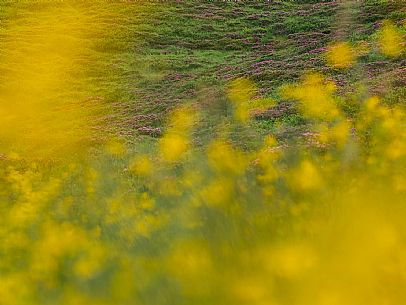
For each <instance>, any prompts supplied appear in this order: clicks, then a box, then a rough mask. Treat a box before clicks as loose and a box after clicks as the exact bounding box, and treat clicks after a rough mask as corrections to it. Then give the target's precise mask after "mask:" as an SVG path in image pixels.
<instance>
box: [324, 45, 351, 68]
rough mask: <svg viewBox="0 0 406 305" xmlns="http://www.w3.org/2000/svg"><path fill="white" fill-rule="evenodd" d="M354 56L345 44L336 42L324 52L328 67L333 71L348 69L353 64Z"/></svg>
mask: <svg viewBox="0 0 406 305" xmlns="http://www.w3.org/2000/svg"><path fill="white" fill-rule="evenodd" d="M355 58H356V54H355V53H354V51H353V49H352V48H351V46H350V45H349V44H348V43H346V42H338V43H336V44H333V45H332V46H330V47H329V48H328V50H327V52H326V60H327V63H328V65H329V66H331V67H333V68H335V69H345V68H349V67H350V66H351V65H353V64H354V62H355Z"/></svg>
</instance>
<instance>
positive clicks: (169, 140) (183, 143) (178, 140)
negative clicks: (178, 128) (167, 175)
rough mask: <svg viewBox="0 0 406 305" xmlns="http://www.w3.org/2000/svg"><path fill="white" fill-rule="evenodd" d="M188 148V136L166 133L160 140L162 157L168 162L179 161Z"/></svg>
mask: <svg viewBox="0 0 406 305" xmlns="http://www.w3.org/2000/svg"><path fill="white" fill-rule="evenodd" d="M188 148H189V142H188V140H187V138H186V137H185V136H182V135H179V134H174V133H169V134H166V135H164V136H163V137H162V138H161V139H160V141H159V151H160V153H161V156H162V158H163V159H164V160H165V161H167V162H174V161H178V160H179V159H180V158H182V157H183V156H184V154H185V153H186V152H187V150H188Z"/></svg>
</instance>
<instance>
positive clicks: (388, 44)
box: [378, 20, 405, 57]
mask: <svg viewBox="0 0 406 305" xmlns="http://www.w3.org/2000/svg"><path fill="white" fill-rule="evenodd" d="M378 42H379V48H380V50H381V52H382V53H383V54H384V55H386V56H389V57H397V56H400V55H401V54H402V52H403V51H404V44H405V42H404V39H403V36H402V33H401V32H400V30H399V29H398V28H397V27H396V26H395V25H394V24H393V22H391V21H388V20H386V21H385V22H384V23H383V26H382V28H381V29H380V30H379V31H378Z"/></svg>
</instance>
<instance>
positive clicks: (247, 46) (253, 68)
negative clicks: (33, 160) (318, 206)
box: [0, 1, 405, 141]
mask: <svg viewBox="0 0 406 305" xmlns="http://www.w3.org/2000/svg"><path fill="white" fill-rule="evenodd" d="M401 2H402V1H365V2H363V3H362V4H361V5H359V6H357V7H356V8H355V9H356V11H354V12H352V13H353V14H354V16H356V20H354V23H353V24H349V25H348V32H349V37H348V38H349V39H350V40H351V41H352V42H354V43H356V42H358V41H360V40H364V39H366V40H367V39H369V37H370V35H372V34H373V32H374V28H376V26H377V25H379V22H380V21H381V20H382V19H383V18H391V19H393V20H394V21H395V22H401V21H402V20H403V19H404V18H405V10H404V9H403V8H402V3H401ZM0 8H1V9H0V21H1V23H0V42H2V41H7V39H9V38H10V37H11V36H13V35H14V36H13V37H15V36H16V35H17V36H18V27H21V26H23V27H24V24H27V23H28V24H29V23H32V24H34V26H35V22H36V21H35V19H36V18H38V16H41V12H42V13H44V14H46V11H47V10H49V9H50V8H53V9H56V10H67V9H70V10H73V11H78V12H79V13H80V14H83V15H85V16H86V17H87V18H88V24H86V30H85V31H84V33H85V34H84V35H82V36H80V39H81V41H82V45H83V50H81V52H80V54H78V55H77V58H75V62H76V68H75V69H72V71H70V74H71V75H70V77H69V81H70V82H69V89H67V90H66V92H64V94H65V95H67V96H69V97H71V98H72V99H76V100H78V101H79V102H80V103H81V102H83V101H89V100H90V101H94V100H96V101H97V103H96V104H97V105H98V107H97V109H95V110H94V112H93V114H94V115H93V118H92V121H93V122H94V124H96V126H97V128H95V129H96V130H98V131H101V132H99V133H97V132H96V134H95V138H103V137H105V135H106V134H109V135H111V134H119V135H122V136H124V137H126V138H127V139H129V140H134V139H135V141H139V139H144V140H145V135H143V134H142V133H143V132H140V130H142V128H143V127H147V128H149V127H153V128H164V124H165V116H166V114H167V113H168V111H170V110H171V109H173V108H174V107H176V105H179V104H182V103H185V102H191V101H193V102H196V103H198V104H200V105H203V107H207V106H208V105H210V106H209V107H212V106H213V105H216V104H217V102H216V101H210V102H209V101H207V100H208V99H213V98H216V99H223V100H224V98H225V97H224V96H225V94H224V91H225V86H226V84H227V83H228V81H229V80H231V79H233V78H236V77H241V76H245V77H249V78H251V79H252V80H253V81H255V82H256V83H257V84H258V86H259V88H260V92H261V94H262V95H265V96H266V95H276V94H277V89H278V87H279V86H280V85H282V84H284V83H286V82H291V81H296V80H297V79H298V78H299V76H300V75H302V74H303V72H305V71H307V70H311V69H317V70H321V71H324V70H326V68H325V67H324V62H323V60H322V58H321V54H322V50H323V48H324V47H325V46H326V45H328V44H329V43H330V42H332V41H334V39H335V38H336V37H335V35H336V29H337V26H338V25H337V16H338V13H339V11H340V7H339V6H338V4H337V3H336V2H315V1H311V2H310V3H306V1H303V2H302V1H301V2H295V3H293V2H288V1H287V2H281V3H276V2H252V3H243V2H232V1H231V2H220V1H218V2H217V1H213V2H211V1H207V2H199V1H185V2H174V1H164V2H149V1H145V2H144V1H137V2H136V3H126V2H122V1H108V2H103V3H100V2H96V1H90V2H86V3H85V2H73V3H71V4H68V3H60V2H54V1H49V2H42V3H41V2H38V1H22V2H17V1H10V2H6V3H4V4H1V5H0ZM93 24H97V25H98V26H96V27H94V26H93ZM16 25H18V27H17V30H16V31H17V32H13V33H11V32H10V30H11V29H16ZM67 35H68V36H69V35H70V36H72V37H76V36H78V35H79V32H78V33H67ZM29 48H30V46H28V49H29ZM31 48H35V46H32V47H31ZM0 54H7V46H4V45H3V43H2V44H1V47H0ZM376 61H385V62H386V64H385V65H384V66H382V68H381V69H380V72H382V71H383V72H387V73H390V72H391V71H395V70H399V69H401V67H402V64H403V63H404V59H403V60H402V59H400V60H397V61H390V60H387V59H385V58H382V56H380V55H374V53H371V54H370V55H368V56H366V57H365V58H363V60H362V63H363V65H364V67H363V69H364V71H365V70H368V69H370V68H373V67H374V65H373V63H374V62H376ZM9 66H10V63H8V62H7V59H6V58H3V59H2V60H1V66H0V72H1V75H5V76H4V77H3V78H1V81H2V83H3V85H4V86H7V85H6V84H7V74H6V73H4V72H6V71H7V69H8V68H9ZM330 72H331V71H330ZM360 77H362V76H361V75H360V74H359V73H353V72H352V71H350V72H345V73H336V74H335V78H336V79H337V80H340V81H342V82H343V83H350V82H354V80H355V81H356V80H358V79H359V78H360ZM372 83H373V82H372ZM221 103H222V102H220V104H221ZM213 107H214V108H216V107H217V106H213ZM220 108H221V107H220ZM206 110H207V112H208V113H210V110H208V109H206ZM151 114H152V115H151ZM140 115H144V117H141V118H140ZM210 121H211V120H210V119H208V120H207V124H210ZM286 121H287V122H286V123H287V124H288V125H289V124H290V123H289V122H290V119H289V118H287V119H286ZM297 122H301V120H299V121H297V120H293V121H292V122H291V123H292V124H293V125H295V124H298V123H297ZM207 124H206V125H207ZM254 125H259V126H268V125H269V126H272V125H273V124H272V123H271V122H269V123H258V124H256V123H254ZM140 128H141V129H140ZM202 128H203V129H204V126H203V127H202ZM208 129H210V128H208ZM262 129H263V127H261V128H260V130H262ZM265 129H266V128H265ZM269 131H272V128H270V130H269ZM201 133H203V132H201ZM146 136H147V137H149V135H146Z"/></svg>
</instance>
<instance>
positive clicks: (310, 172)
mask: <svg viewBox="0 0 406 305" xmlns="http://www.w3.org/2000/svg"><path fill="white" fill-rule="evenodd" d="M290 182H291V184H292V186H294V187H296V188H298V189H299V190H304V191H307V190H309V191H311V190H316V189H318V188H320V186H321V185H322V177H321V176H320V173H319V171H318V169H317V168H316V167H315V165H314V164H313V163H312V162H311V161H310V160H303V161H302V162H301V163H300V165H299V167H298V168H297V169H296V170H294V171H293V172H292V173H291V177H290Z"/></svg>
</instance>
